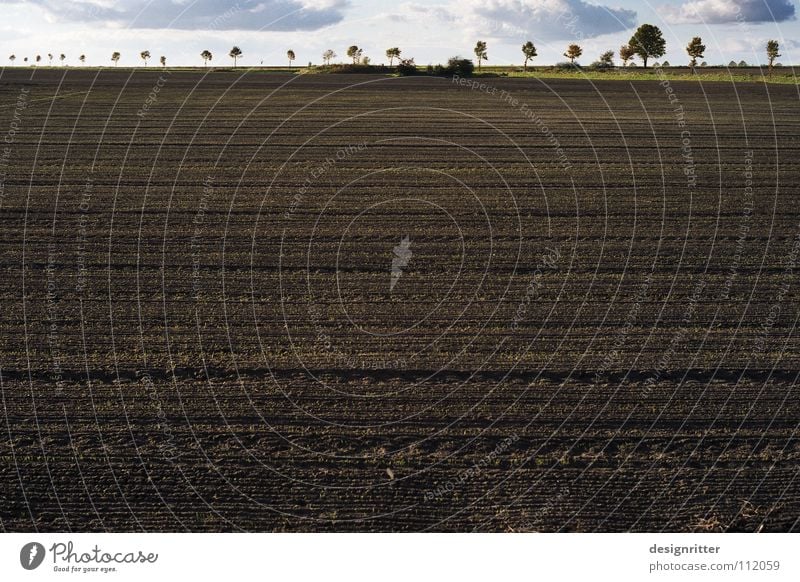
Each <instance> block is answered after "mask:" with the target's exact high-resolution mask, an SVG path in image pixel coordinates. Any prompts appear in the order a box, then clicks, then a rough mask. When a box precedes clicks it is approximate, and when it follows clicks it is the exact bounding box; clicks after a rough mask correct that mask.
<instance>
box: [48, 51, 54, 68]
mask: <svg viewBox="0 0 800 582" xmlns="http://www.w3.org/2000/svg"><path fill="white" fill-rule="evenodd" d="M47 60H48V62H49V63H50V66H52V65H53V53H47Z"/></svg>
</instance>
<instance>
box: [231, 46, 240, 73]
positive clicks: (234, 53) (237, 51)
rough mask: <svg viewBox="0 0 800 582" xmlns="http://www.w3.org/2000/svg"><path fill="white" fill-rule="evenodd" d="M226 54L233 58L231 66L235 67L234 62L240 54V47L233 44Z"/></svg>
mask: <svg viewBox="0 0 800 582" xmlns="http://www.w3.org/2000/svg"><path fill="white" fill-rule="evenodd" d="M228 56H229V57H230V58H232V59H233V68H234V69H235V68H236V62H237V61H238V60H239V58H240V57H241V56H242V49H240V48H239V47H238V46H234V47H233V48H231V50H230V52H229V53H228Z"/></svg>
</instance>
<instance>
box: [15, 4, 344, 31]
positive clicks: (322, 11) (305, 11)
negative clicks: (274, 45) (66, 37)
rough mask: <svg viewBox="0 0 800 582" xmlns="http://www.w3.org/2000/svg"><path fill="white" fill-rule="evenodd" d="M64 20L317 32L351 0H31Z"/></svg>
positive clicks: (340, 15)
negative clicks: (156, 0)
mask: <svg viewBox="0 0 800 582" xmlns="http://www.w3.org/2000/svg"><path fill="white" fill-rule="evenodd" d="M29 3H30V4H34V5H36V6H40V7H41V8H43V9H44V10H45V11H46V12H47V13H48V14H50V15H51V16H53V17H54V18H56V19H58V20H62V21H71V22H80V23H91V22H101V23H105V24H116V25H120V26H125V27H130V28H171V29H184V30H271V31H285V30H316V29H319V28H323V27H325V26H329V25H331V24H335V23H337V22H340V21H341V20H342V19H343V17H344V9H345V8H346V7H347V6H348V5H349V0H235V1H234V2H228V1H225V0H191V1H186V0H162V1H159V2H153V1H151V0H78V1H70V2H65V1H64V0H29Z"/></svg>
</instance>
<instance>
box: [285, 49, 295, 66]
mask: <svg viewBox="0 0 800 582" xmlns="http://www.w3.org/2000/svg"><path fill="white" fill-rule="evenodd" d="M286 58H287V59H289V66H290V67H291V66H292V62H293V61H294V60H295V59H296V58H297V56H295V54H294V51H293V50H292V49H289V50H288V51H286Z"/></svg>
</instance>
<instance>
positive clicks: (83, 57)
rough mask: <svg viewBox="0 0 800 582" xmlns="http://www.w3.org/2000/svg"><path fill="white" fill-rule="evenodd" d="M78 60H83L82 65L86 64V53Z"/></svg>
mask: <svg viewBox="0 0 800 582" xmlns="http://www.w3.org/2000/svg"><path fill="white" fill-rule="evenodd" d="M78 60H79V61H80V62H81V64H82V65H85V64H86V55H81V56H79V57H78Z"/></svg>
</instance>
